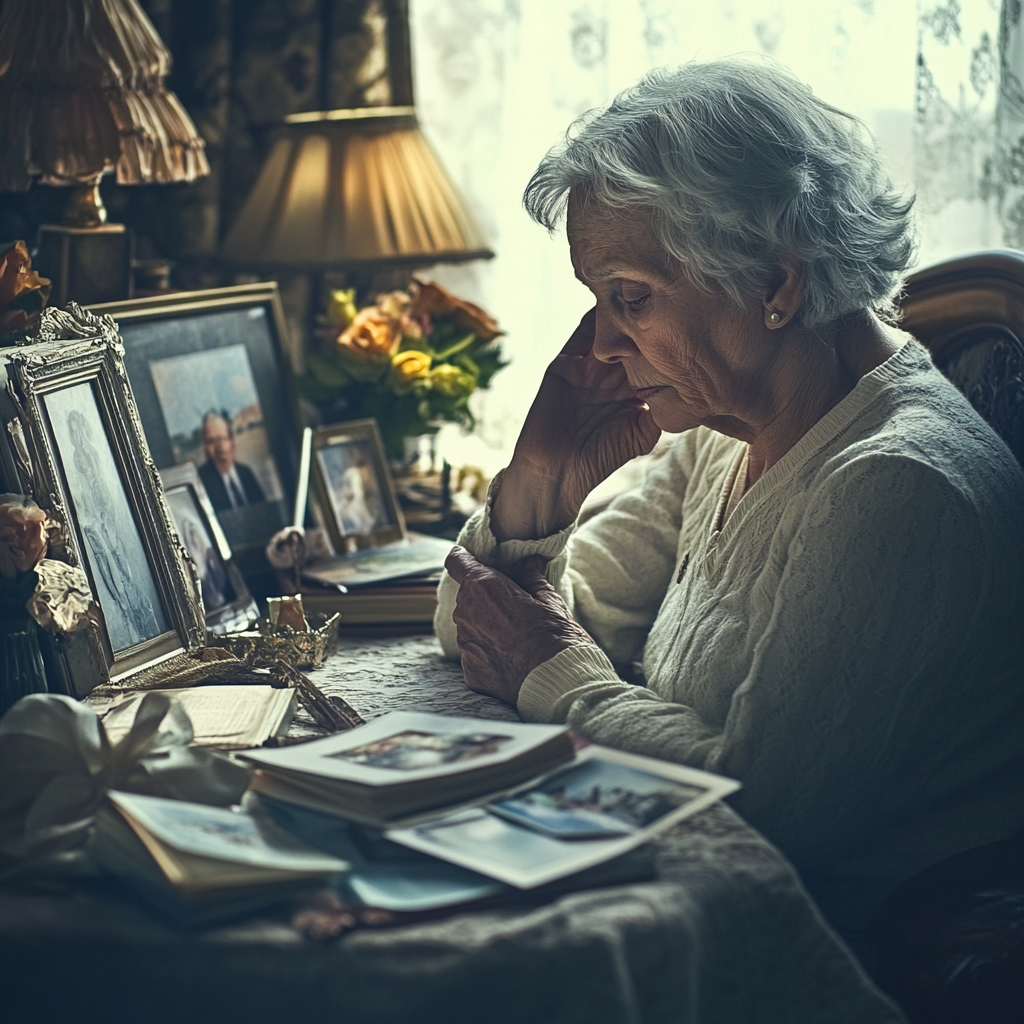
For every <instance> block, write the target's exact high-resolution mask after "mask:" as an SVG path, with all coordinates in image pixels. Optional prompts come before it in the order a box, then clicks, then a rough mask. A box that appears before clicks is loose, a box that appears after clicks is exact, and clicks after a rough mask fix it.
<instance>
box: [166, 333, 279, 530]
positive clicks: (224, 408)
mask: <svg viewBox="0 0 1024 1024" xmlns="http://www.w3.org/2000/svg"><path fill="white" fill-rule="evenodd" d="M221 315H222V316H237V315H238V314H237V313H229V314H221ZM149 372H150V373H151V374H152V377H153V385H154V387H155V388H156V393H157V397H158V399H159V400H160V410H161V412H162V413H163V418H164V423H165V424H166V426H167V433H168V434H169V435H170V438H171V447H172V448H173V450H174V462H175V465H179V466H180V465H182V464H183V463H185V462H191V463H193V465H195V467H196V469H197V470H198V471H199V477H200V479H201V480H202V481H203V486H204V487H205V488H206V493H207V494H208V495H209V497H210V503H211V504H212V505H213V508H214V511H216V512H224V511H227V510H229V509H235V508H244V507H245V506H246V505H259V504H261V503H262V502H265V501H273V500H276V499H279V498H282V497H283V496H284V494H283V491H282V489H281V481H280V479H279V477H278V475H277V469H276V468H275V466H274V457H273V455H272V454H271V452H270V445H269V444H268V442H267V430H266V427H265V426H264V423H263V410H262V408H261V407H260V401H259V397H258V395H257V394H256V383H255V381H254V380H253V376H252V367H251V366H250V365H249V356H248V353H247V352H246V350H245V346H244V345H229V346H227V347H226V348H219V349H213V350H211V351H209V352H195V353H192V354H191V355H184V356H175V357H174V358H172V359H154V360H153V362H151V363H150V364H149Z"/></svg>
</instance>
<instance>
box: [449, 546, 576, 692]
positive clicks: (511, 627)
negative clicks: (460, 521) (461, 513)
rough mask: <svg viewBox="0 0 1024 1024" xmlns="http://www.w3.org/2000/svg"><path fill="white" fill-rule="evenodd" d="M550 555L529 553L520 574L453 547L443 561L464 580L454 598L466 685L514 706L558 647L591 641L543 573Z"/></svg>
mask: <svg viewBox="0 0 1024 1024" xmlns="http://www.w3.org/2000/svg"><path fill="white" fill-rule="evenodd" d="M546 565H547V560H546V559H544V558H541V557H540V556H539V555H533V556H531V557H530V558H525V559H523V561H522V562H521V563H519V565H518V567H517V571H516V574H515V580H512V579H510V578H509V577H508V576H506V575H504V574H503V573H501V572H499V571H498V570H497V569H491V568H488V567H487V566H485V565H481V563H480V562H478V561H477V560H476V559H475V558H474V557H473V556H472V555H471V554H470V553H469V552H468V551H467V550H466V549H465V548H463V547H459V546H456V547H454V548H452V551H451V554H450V555H449V556H448V559H447V561H446V562H445V563H444V567H445V568H446V569H447V570H448V574H449V575H450V576H451V577H452V579H454V580H455V581H456V582H457V583H458V584H459V595H458V598H457V599H456V603H455V614H454V619H455V625H456V628H457V629H458V642H459V650H460V651H461V652H462V671H463V674H464V675H465V678H466V685H467V686H468V687H469V688H470V689H471V690H475V691H476V692H477V693H486V694H488V695H489V696H491V697H497V698H498V699H499V700H503V701H505V702H506V703H508V704H511V705H512V706H513V707H514V706H515V704H516V702H517V701H518V699H519V690H520V688H521V687H522V685H523V680H525V679H526V677H527V676H528V675H529V674H530V673H531V672H532V671H533V670H534V669H535V668H536V667H537V666H538V665H542V664H543V663H544V662H545V661H547V660H548V659H549V658H553V657H554V656H555V655H556V654H558V652H559V651H564V650H565V649H566V648H567V647H578V646H580V645H581V644H592V643H593V640H592V639H591V638H590V635H589V634H588V633H587V632H586V630H584V629H583V627H582V626H580V625H579V624H578V623H577V622H576V621H575V620H574V619H573V618H572V617H571V616H570V615H569V610H568V609H567V608H566V607H565V604H564V602H563V601H562V599H561V598H560V597H559V596H558V594H557V593H555V590H554V588H553V587H552V586H551V584H550V583H548V581H547V579H546V578H545V576H544V569H545V566H546Z"/></svg>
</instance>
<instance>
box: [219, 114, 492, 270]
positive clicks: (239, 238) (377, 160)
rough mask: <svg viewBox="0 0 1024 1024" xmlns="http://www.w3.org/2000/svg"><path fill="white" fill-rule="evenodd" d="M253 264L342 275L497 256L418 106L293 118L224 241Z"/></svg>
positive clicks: (236, 256)
mask: <svg viewBox="0 0 1024 1024" xmlns="http://www.w3.org/2000/svg"><path fill="white" fill-rule="evenodd" d="M223 255H224V257H225V258H226V259H228V260H230V261H232V262H235V263H239V264H244V265H247V266H253V267H259V266H274V267H282V268H291V269H295V270H323V269H326V268H335V269H339V270H343V269H346V268H351V267H355V266H360V265H365V264H367V263H373V264H376V265H388V264H391V265H402V266H405V265H410V266H412V265H425V264H429V263H439V262H456V261H463V260H472V259H481V258H488V257H491V256H493V255H494V253H493V252H491V251H490V250H489V249H488V248H487V246H486V244H485V243H484V240H483V238H482V236H481V234H480V231H479V229H478V228H477V226H476V225H475V224H474V222H473V218H472V217H471V216H470V214H469V211H468V210H467V209H466V208H465V206H464V205H463V203H462V200H461V199H460V198H459V195H458V193H457V192H456V190H455V187H454V185H453V184H452V182H451V180H450V179H449V178H448V175H447V174H446V173H445V171H444V168H442V166H441V164H440V162H439V161H438V159H437V157H436V156H435V155H434V152H433V150H432V149H431V148H430V145H429V143H428V142H427V140H426V139H425V138H424V137H423V134H422V132H421V131H420V129H419V126H418V124H417V122H416V116H415V110H414V108H412V107H367V108H361V109H356V110H332V111H326V112H318V113H312V114H296V115H293V116H292V117H290V118H288V119H287V121H286V125H285V129H284V132H283V134H282V136H281V137H280V138H278V140H277V141H276V142H275V144H274V146H273V148H272V149H271V151H270V155H269V157H268V158H267V161H266V163H265V164H264V165H263V168H262V170H261V171H260V175H259V178H258V179H257V181H256V184H255V186H254V187H253V190H252V192H251V193H250V194H249V197H248V199H246V201H245V205H244V206H243V208H242V212H241V214H240V215H239V217H238V220H237V221H236V222H235V224H234V226H233V227H232V229H231V232H230V233H229V235H228V237H227V239H226V240H225V242H224V247H223Z"/></svg>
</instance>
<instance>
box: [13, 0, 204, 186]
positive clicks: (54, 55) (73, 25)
mask: <svg viewBox="0 0 1024 1024" xmlns="http://www.w3.org/2000/svg"><path fill="white" fill-rule="evenodd" d="M170 65H171V58H170V54H169V53H168V52H167V50H166V49H165V47H164V45H163V43H161V41H160V37H159V36H158V35H157V33H156V29H154V28H153V25H152V24H151V23H150V21H149V19H148V18H147V17H146V15H145V13H144V12H143V11H142V8H141V7H139V5H138V3H137V0H27V2H26V0H15V2H9V3H5V4H4V5H3V7H2V10H0V139H3V140H4V142H3V145H2V146H0V191H20V190H24V189H27V188H28V187H29V185H30V184H31V182H32V179H33V178H34V177H38V178H39V179H40V181H42V182H43V183H44V184H47V185H74V184H83V185H84V184H89V183H94V182H96V181H97V180H98V179H99V177H100V175H102V174H103V173H105V172H106V171H111V170H116V172H117V180H118V182H119V183H120V184H123V185H124V184H127V185H136V184H144V183H149V182H161V183H163V182H172V181H192V180H193V179H194V178H196V177H199V176H201V175H204V174H209V172H210V168H209V165H208V164H207V162H206V156H205V154H204V152H203V149H204V145H203V140H202V139H201V138H200V137H199V135H198V134H197V132H196V129H195V126H194V125H193V124H192V121H191V119H190V118H189V116H188V114H186V113H185V110H184V108H183V107H182V106H181V104H180V103H179V102H178V100H177V97H175V95H174V94H173V93H172V92H169V91H168V90H167V88H166V87H165V86H164V84H163V79H164V77H165V76H166V75H167V73H168V71H169V70H170Z"/></svg>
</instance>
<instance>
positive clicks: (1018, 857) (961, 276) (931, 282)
mask: <svg viewBox="0 0 1024 1024" xmlns="http://www.w3.org/2000/svg"><path fill="white" fill-rule="evenodd" d="M902 307H903V322H902V325H901V326H903V327H904V328H905V329H906V330H907V331H909V332H910V333H911V334H913V335H914V336H915V337H916V338H917V339H918V340H919V341H921V342H922V343H923V344H925V345H926V346H927V347H928V348H929V350H930V351H931V353H932V356H933V358H934V359H935V363H936V365H937V366H938V367H939V368H940V369H941V370H942V371H943V372H944V373H945V374H946V375H947V376H948V377H949V378H950V379H951V380H952V381H953V382H954V383H955V384H956V385H957V386H958V387H959V388H960V390H961V391H963V393H964V394H965V395H966V396H967V397H968V399H969V400H970V401H971V403H972V404H973V405H974V407H975V408H976V409H977V410H978V412H979V413H981V415H982V417H983V418H984V419H985V420H987V421H988V423H989V424H990V425H991V426H992V427H993V428H994V429H995V430H996V432H997V433H998V434H999V435H1000V436H1001V437H1002V438H1003V440H1004V441H1006V443H1007V444H1008V445H1009V447H1010V449H1011V450H1012V451H1013V453H1014V455H1016V457H1017V460H1018V461H1019V462H1021V463H1022V464H1024V344H1022V341H1021V339H1024V252H1019V251H1011V250H998V251H993V252H980V253H976V254H975V255H972V256H966V257H963V258H961V259H956V260H950V261H949V262H946V263H940V264H938V265H936V266H934V267H929V268H927V269H925V270H922V271H919V272H918V273H917V274H914V275H913V277H911V278H910V279H909V280H908V281H907V287H906V294H905V296H904V299H903V302H902ZM1022 521H1024V510H1022ZM1021 628H1022V629H1024V623H1022V624H1021ZM871 932H872V937H873V939H874V942H875V946H876V950H877V963H876V965H875V972H874V973H875V975H876V978H877V980H878V982H879V984H880V985H881V987H882V988H883V989H885V990H886V991H887V992H889V993H890V994H891V995H892V996H893V997H895V998H896V1000H897V1001H898V1002H899V1003H900V1005H901V1006H902V1007H903V1009H904V1011H905V1012H906V1014H907V1016H908V1018H909V1019H910V1021H911V1022H912V1024H1020V1022H1021V1021H1024V835H1021V836H1017V837H1015V838H1011V839H1008V840H1004V841H1002V842H999V843H992V844H989V845H988V846H983V847H978V848H977V849H973V850H967V851H965V852H964V853H961V854H958V855H957V856H955V857H950V858H948V859H947V860H944V861H942V862H940V863H939V864H934V865H932V866H931V867H929V868H927V869H926V870H924V871H922V872H920V873H919V874H917V875H915V876H914V877H913V878H911V879H909V880H908V881H907V882H905V883H904V884H903V885H901V886H899V888H897V889H896V890H895V892H893V893H891V894H890V896H889V897H888V898H887V899H886V900H885V902H884V903H883V904H882V906H881V908H880V909H879V911H878V913H877V914H876V916H875V919H874V921H873V923H872V928H871Z"/></svg>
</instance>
